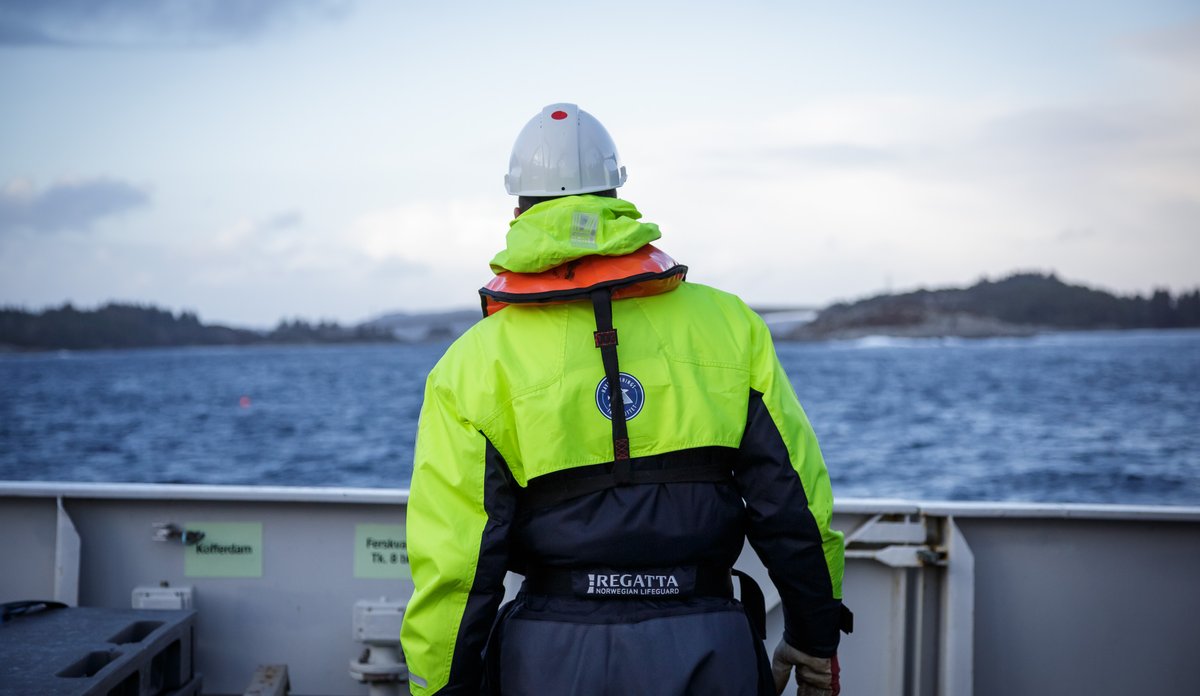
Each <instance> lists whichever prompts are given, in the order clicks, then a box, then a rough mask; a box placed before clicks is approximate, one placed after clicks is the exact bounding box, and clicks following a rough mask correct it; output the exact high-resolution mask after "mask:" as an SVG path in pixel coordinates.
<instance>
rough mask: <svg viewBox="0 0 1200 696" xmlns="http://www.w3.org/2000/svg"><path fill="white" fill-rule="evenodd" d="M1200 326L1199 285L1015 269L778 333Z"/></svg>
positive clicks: (842, 310)
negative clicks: (1117, 287)
mask: <svg viewBox="0 0 1200 696" xmlns="http://www.w3.org/2000/svg"><path fill="white" fill-rule="evenodd" d="M1186 327H1200V290H1193V291H1192V292H1187V293H1182V294H1180V295H1179V296H1177V297H1176V296H1172V295H1171V294H1170V293H1169V292H1167V291H1166V290H1156V291H1154V293H1153V294H1151V295H1150V296H1149V297H1142V296H1140V295H1134V296H1131V297H1120V296H1117V295H1113V294H1111V293H1107V292H1104V291H1101V290H1095V289H1092V288H1088V287H1084V286H1082V285H1070V284H1068V283H1064V282H1063V281H1061V280H1059V279H1058V277H1057V276H1055V275H1054V274H1040V273H1018V274H1014V275H1011V276H1008V277H1006V278H1004V279H1001V280H997V281H989V280H981V281H980V282H978V283H976V284H975V285H972V286H971V287H969V288H950V289H944V290H917V291H915V292H907V293H903V294H893V295H879V296H876V297H871V298H868V299H865V300H859V301H857V302H853V303H838V304H834V305H831V306H829V307H827V308H825V309H823V310H821V311H820V312H819V313H818V314H817V317H816V319H814V320H813V321H812V322H810V323H807V324H804V325H803V326H799V327H796V328H795V329H793V330H792V331H790V332H788V334H787V335H785V336H783V338H785V339H792V340H827V339H847V338H860V337H863V336H871V335H884V336H900V337H934V336H957V337H964V338H985V337H991V336H1027V335H1033V334H1035V333H1041V332H1045V331H1064V330H1065V331H1070V330H1099V329H1174V328H1186Z"/></svg>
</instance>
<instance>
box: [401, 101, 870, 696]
mask: <svg viewBox="0 0 1200 696" xmlns="http://www.w3.org/2000/svg"><path fill="white" fill-rule="evenodd" d="M626 178H627V175H626V171H625V167H624V166H622V164H621V160H620V158H619V156H618V154H617V149H616V146H615V145H614V143H613V140H612V138H611V137H610V135H609V134H608V132H607V131H606V130H605V128H604V127H603V126H602V125H601V124H600V122H599V121H598V120H596V119H595V118H594V117H593V116H592V115H591V114H589V113H588V112H586V111H583V110H580V109H579V108H578V107H577V106H576V105H574V104H551V105H549V106H547V107H545V108H544V109H542V111H541V113H539V114H538V115H537V116H535V117H534V118H533V119H532V120H530V121H529V123H528V124H527V125H526V126H525V127H524V129H523V130H522V131H521V132H520V135H519V136H518V138H517V140H516V143H515V145H514V146H513V151H512V157H511V159H510V164H509V174H508V176H507V177H505V184H506V188H507V190H508V193H510V194H513V195H516V196H518V206H517V209H516V210H515V211H514V212H515V219H514V220H513V221H512V222H510V223H509V230H508V234H507V238H506V246H505V248H504V249H503V250H502V251H500V253H499V254H497V255H496V256H495V258H494V259H493V260H492V262H491V267H492V270H493V272H494V273H495V274H496V275H495V277H494V278H493V279H492V280H491V282H489V283H488V284H487V285H486V286H485V287H484V288H483V289H482V290H480V297H481V299H482V304H483V312H484V315H485V318H484V319H483V320H482V321H480V322H479V323H477V324H476V325H474V326H473V327H472V328H471V329H470V330H468V331H467V332H466V333H465V334H464V335H463V336H461V337H460V338H459V339H458V340H457V341H455V342H454V343H453V345H451V346H450V348H449V349H448V350H447V351H446V353H445V355H444V356H443V357H442V358H441V360H440V361H439V362H438V363H437V365H436V366H435V367H434V368H433V370H432V371H431V372H430V374H429V377H428V380H427V382H426V387H425V397H424V398H425V400H424V404H423V406H422V409H421V416H420V424H419V426H418V431H417V444H416V453H415V457H414V466H413V477H412V486H411V492H410V497H409V503H408V511H407V533H408V551H409V558H410V562H411V567H412V576H413V583H414V585H415V591H414V593H413V596H412V598H411V600H410V602H409V604H408V607H407V610H406V613H405V616H404V622H403V628H402V631H401V642H402V646H403V650H404V654H405V658H406V660H407V663H408V667H409V680H410V688H411V691H412V693H413V694H419V695H425V694H434V693H437V694H476V693H500V694H506V695H507V694H576V695H587V694H623V695H628V694H656V695H657V694H677V695H681V696H682V695H684V694H706V695H721V694H730V695H742V694H760V693H761V694H775V693H779V692H782V690H783V689H784V688H785V686H786V684H787V682H788V678H789V672H790V671H791V669H792V668H793V667H795V668H796V675H797V677H796V678H797V683H798V685H799V687H798V688H799V689H800V690H801V691H800V692H801V693H805V694H808V693H812V694H830V693H833V694H836V693H837V691H838V688H839V687H838V665H837V658H836V653H837V648H838V639H839V628H848V626H847V620H848V617H849V613H848V611H846V610H845V608H844V607H843V605H842V602H841V581H842V569H843V541H842V535H841V534H840V533H839V532H836V531H834V530H832V529H830V526H829V524H830V518H831V516H832V494H831V491H830V485H829V478H828V474H827V472H826V468H825V464H824V461H823V460H822V457H821V453H820V450H819V448H818V445H817V440H816V438H815V436H814V435H813V431H812V428H811V427H810V425H809V422H808V419H807V418H806V416H805V414H804V411H803V410H802V409H801V406H800V404H799V402H798V401H797V399H796V396H795V393H794V391H793V389H792V387H791V385H790V383H789V381H788V377H787V375H786V374H784V372H783V369H782V368H781V366H780V364H779V361H778V359H777V358H776V355H775V350H774V347H773V345H772V342H771V336H770V333H769V332H768V330H767V327H766V325H765V323H764V322H763V321H762V320H761V319H760V318H759V317H758V316H757V315H756V314H755V313H754V312H753V311H751V310H750V309H749V308H748V307H747V306H746V305H745V304H744V303H743V302H742V301H741V300H739V299H738V298H736V297H735V296H733V295H730V294H727V293H724V292H720V291H718V290H715V289H712V288H709V287H706V286H704V285H700V284H696V283H691V282H686V280H685V276H686V273H687V268H686V267H685V266H683V265H681V264H678V263H676V262H675V261H674V260H673V259H672V258H671V257H670V256H668V255H667V254H666V253H664V252H663V251H661V250H659V249H658V248H656V247H655V246H654V245H653V244H651V242H654V241H655V240H657V239H658V238H659V237H660V232H659V229H658V226H657V225H654V224H652V223H647V222H642V221H641V220H640V218H641V214H640V213H639V212H638V210H637V208H635V207H634V205H633V204H632V203H629V202H627V201H624V200H621V199H619V198H617V197H616V189H617V188H619V187H620V186H622V185H623V184H624V183H625V181H626ZM735 233H736V231H733V230H731V231H730V235H731V236H732V235H734V234H735ZM746 538H749V541H750V544H751V545H752V546H753V548H754V550H755V551H756V552H757V553H758V555H759V557H760V558H761V559H762V561H763V563H764V564H765V566H766V567H767V569H768V571H769V573H770V577H771V579H772V581H773V582H774V584H775V585H776V587H777V588H778V589H779V594H780V596H781V598H782V605H783V618H784V627H785V631H784V635H783V639H782V641H781V642H780V643H779V648H778V649H777V650H776V651H775V654H774V658H773V660H768V658H767V656H766V650H765V647H764V645H763V639H764V634H763V625H764V623H765V622H764V619H763V604H762V595H761V593H760V592H755V589H756V588H755V586H754V585H753V581H752V580H750V579H749V578H748V577H745V576H740V577H741V580H740V582H739V583H738V584H739V586H740V588H741V599H740V600H739V599H736V598H735V596H734V593H733V590H732V588H733V583H732V581H731V568H732V566H733V564H734V562H735V561H736V560H737V558H738V556H739V554H740V553H741V551H742V548H743V544H744V540H745V539H746ZM508 571H513V572H515V573H517V574H520V575H523V576H524V582H523V584H522V587H521V590H520V592H519V593H518V594H517V596H516V598H515V599H514V600H513V601H511V602H509V603H508V604H506V605H505V606H504V607H503V608H500V603H501V600H502V598H503V596H504V585H503V581H504V578H505V574H506V573H507V572H508ZM732 572H736V571H732Z"/></svg>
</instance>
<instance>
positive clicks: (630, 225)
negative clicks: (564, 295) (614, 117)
mask: <svg viewBox="0 0 1200 696" xmlns="http://www.w3.org/2000/svg"><path fill="white" fill-rule="evenodd" d="M641 217H642V214H641V213H640V212H638V209H637V208H635V207H634V205H633V204H632V203H630V202H629V201H625V200H621V199H620V198H607V197H604V196H589V195H583V196H567V197H565V198H555V199H553V200H549V201H544V202H542V203H538V204H537V205H535V206H533V207H532V208H530V209H529V210H526V211H525V212H524V213H522V214H521V215H520V217H518V218H517V219H515V220H513V221H512V222H510V223H509V224H508V235H507V236H506V237H505V248H504V250H503V251H501V252H500V253H499V254H496V257H495V258H493V259H492V262H491V266H492V272H494V273H497V274H499V273H503V272H504V271H513V272H515V273H541V272H542V271H546V270H549V269H551V268H554V267H555V266H560V265H562V264H564V263H567V262H568V261H574V260H575V259H579V258H582V257H584V256H592V255H600V256H624V255H625V254H630V253H633V252H634V251H637V250H638V249H640V248H642V247H643V246H645V245H646V244H649V243H650V242H652V241H654V240H656V239H658V238H659V237H661V236H662V233H660V232H659V231H658V225H656V224H654V223H651V222H638V219H639V218H641Z"/></svg>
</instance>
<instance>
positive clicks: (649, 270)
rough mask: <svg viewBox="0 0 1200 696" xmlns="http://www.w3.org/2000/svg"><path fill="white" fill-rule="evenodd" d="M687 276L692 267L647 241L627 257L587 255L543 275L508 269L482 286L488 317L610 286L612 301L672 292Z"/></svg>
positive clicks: (582, 295) (583, 296)
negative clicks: (512, 306)
mask: <svg viewBox="0 0 1200 696" xmlns="http://www.w3.org/2000/svg"><path fill="white" fill-rule="evenodd" d="M686 277H687V266H684V265H681V264H679V263H676V262H675V259H673V258H671V257H670V256H669V255H667V253H666V252H664V251H662V250H660V249H658V248H656V247H655V246H654V245H652V244H647V245H645V246H643V247H642V248H640V249H638V250H637V251H635V252H633V253H632V254H626V255H624V256H599V255H592V256H584V257H582V258H579V259H575V260H574V261H568V262H567V263H564V264H562V265H559V266H555V267H554V268H551V269H550V270H547V271H542V272H541V273H514V272H512V271H505V272H503V273H500V274H498V275H497V276H496V277H495V278H492V280H491V282H489V283H488V284H487V285H485V286H483V287H482V288H480V289H479V298H480V300H481V302H482V304H483V316H485V317H487V316H491V315H493V314H495V313H496V312H499V311H500V310H502V309H504V308H505V307H507V306H508V305H510V304H553V303H559V302H572V301H575V300H583V299H587V298H588V296H589V295H590V294H591V293H592V292H593V291H594V290H601V289H604V288H609V289H611V290H612V299H614V300H619V299H622V298H626V297H648V296H650V295H659V294H662V293H664V292H670V291H672V290H674V289H675V288H677V287H679V284H680V283H682V282H683V281H684V279H685V278H686Z"/></svg>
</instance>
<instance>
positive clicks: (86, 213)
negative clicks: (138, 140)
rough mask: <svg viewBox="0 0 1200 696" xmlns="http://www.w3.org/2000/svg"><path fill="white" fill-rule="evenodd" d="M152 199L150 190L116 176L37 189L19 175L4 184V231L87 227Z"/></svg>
mask: <svg viewBox="0 0 1200 696" xmlns="http://www.w3.org/2000/svg"><path fill="white" fill-rule="evenodd" d="M149 203H150V194H149V193H147V192H146V191H145V190H144V189H141V188H138V187H137V186H134V185H133V184H130V183H127V182H124V181H119V180H116V179H105V178H99V179H80V180H74V181H64V182H60V183H57V184H55V185H53V186H51V187H50V188H47V189H45V190H44V191H37V190H36V189H35V188H34V186H33V185H32V184H31V183H30V182H28V181H25V180H21V179H16V180H13V181H10V182H8V183H7V184H5V186H4V187H3V188H0V232H6V231H10V230H16V229H33V230H37V231H39V232H58V231H62V230H80V229H87V228H88V227H90V226H91V225H92V223H94V222H96V221H97V220H99V219H101V218H104V217H109V216H112V215H118V214H120V213H124V212H127V211H130V210H133V209H135V208H140V207H143V206H145V205H148V204H149Z"/></svg>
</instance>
